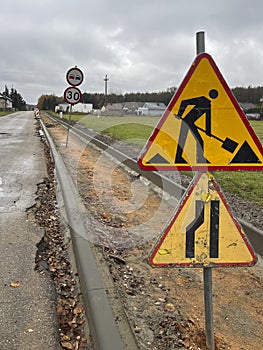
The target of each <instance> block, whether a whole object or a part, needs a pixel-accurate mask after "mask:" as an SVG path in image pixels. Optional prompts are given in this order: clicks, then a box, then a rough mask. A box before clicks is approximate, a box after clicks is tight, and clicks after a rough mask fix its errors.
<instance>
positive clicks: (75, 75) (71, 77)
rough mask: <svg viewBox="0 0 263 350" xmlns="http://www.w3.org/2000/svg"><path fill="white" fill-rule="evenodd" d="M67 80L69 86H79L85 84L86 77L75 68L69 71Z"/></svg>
mask: <svg viewBox="0 0 263 350" xmlns="http://www.w3.org/2000/svg"><path fill="white" fill-rule="evenodd" d="M66 79H67V82H68V83H69V85H72V86H78V85H80V84H81V83H82V82H83V79H84V75H83V73H82V71H81V70H80V69H79V68H77V67H74V68H70V69H69V70H68V71H67V74H66Z"/></svg>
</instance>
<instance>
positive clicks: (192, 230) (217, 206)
mask: <svg viewBox="0 0 263 350" xmlns="http://www.w3.org/2000/svg"><path fill="white" fill-rule="evenodd" d="M256 261H257V258H256V255H255V253H254V252H253V249H252V247H251V246H250V244H249V242H248V240H247V238H246V236H245V234H244V232H243V230H242V228H241V226H240V224H239V223H238V222H237V220H236V219H235V218H234V217H233V215H232V213H231V211H230V208H229V206H228V204H227V202H226V199H225V198H224V196H223V194H222V192H221V190H220V188H219V185H218V184H217V182H216V181H215V179H214V177H213V176H212V175H210V174H208V173H199V174H198V175H197V176H196V177H195V178H194V179H193V181H192V183H191V185H190V186H189V189H188V190H187V191H186V193H185V195H184V197H183V198H182V200H181V202H180V204H179V206H178V209H177V210H176V212H175V214H174V215H173V217H172V219H171V221H170V222H169V224H168V226H167V227H166V228H165V230H164V231H163V233H162V234H161V235H160V237H159V239H158V240H157V242H156V244H155V246H154V248H153V249H152V251H151V253H150V256H149V263H150V265H152V266H157V267H158V266H159V267H182V266H186V267H204V266H209V267H216V266H252V265H254V264H255V263H256Z"/></svg>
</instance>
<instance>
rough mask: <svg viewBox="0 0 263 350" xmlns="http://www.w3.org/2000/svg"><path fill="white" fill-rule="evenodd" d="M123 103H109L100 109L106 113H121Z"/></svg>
mask: <svg viewBox="0 0 263 350" xmlns="http://www.w3.org/2000/svg"><path fill="white" fill-rule="evenodd" d="M122 109H123V103H109V104H107V105H106V106H103V107H102V109H101V111H102V112H103V114H106V115H122Z"/></svg>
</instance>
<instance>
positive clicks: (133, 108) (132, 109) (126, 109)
mask: <svg viewBox="0 0 263 350" xmlns="http://www.w3.org/2000/svg"><path fill="white" fill-rule="evenodd" d="M143 105H144V103H143V102H125V103H124V104H123V108H122V110H123V114H137V111H138V109H139V108H140V107H142V106H143Z"/></svg>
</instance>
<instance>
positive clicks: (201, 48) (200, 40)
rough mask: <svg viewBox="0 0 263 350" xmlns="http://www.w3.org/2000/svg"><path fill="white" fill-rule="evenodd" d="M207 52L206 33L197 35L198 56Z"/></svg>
mask: <svg viewBox="0 0 263 350" xmlns="http://www.w3.org/2000/svg"><path fill="white" fill-rule="evenodd" d="M202 52H205V32H197V33H196V54H197V55H199V54H200V53H202Z"/></svg>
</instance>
